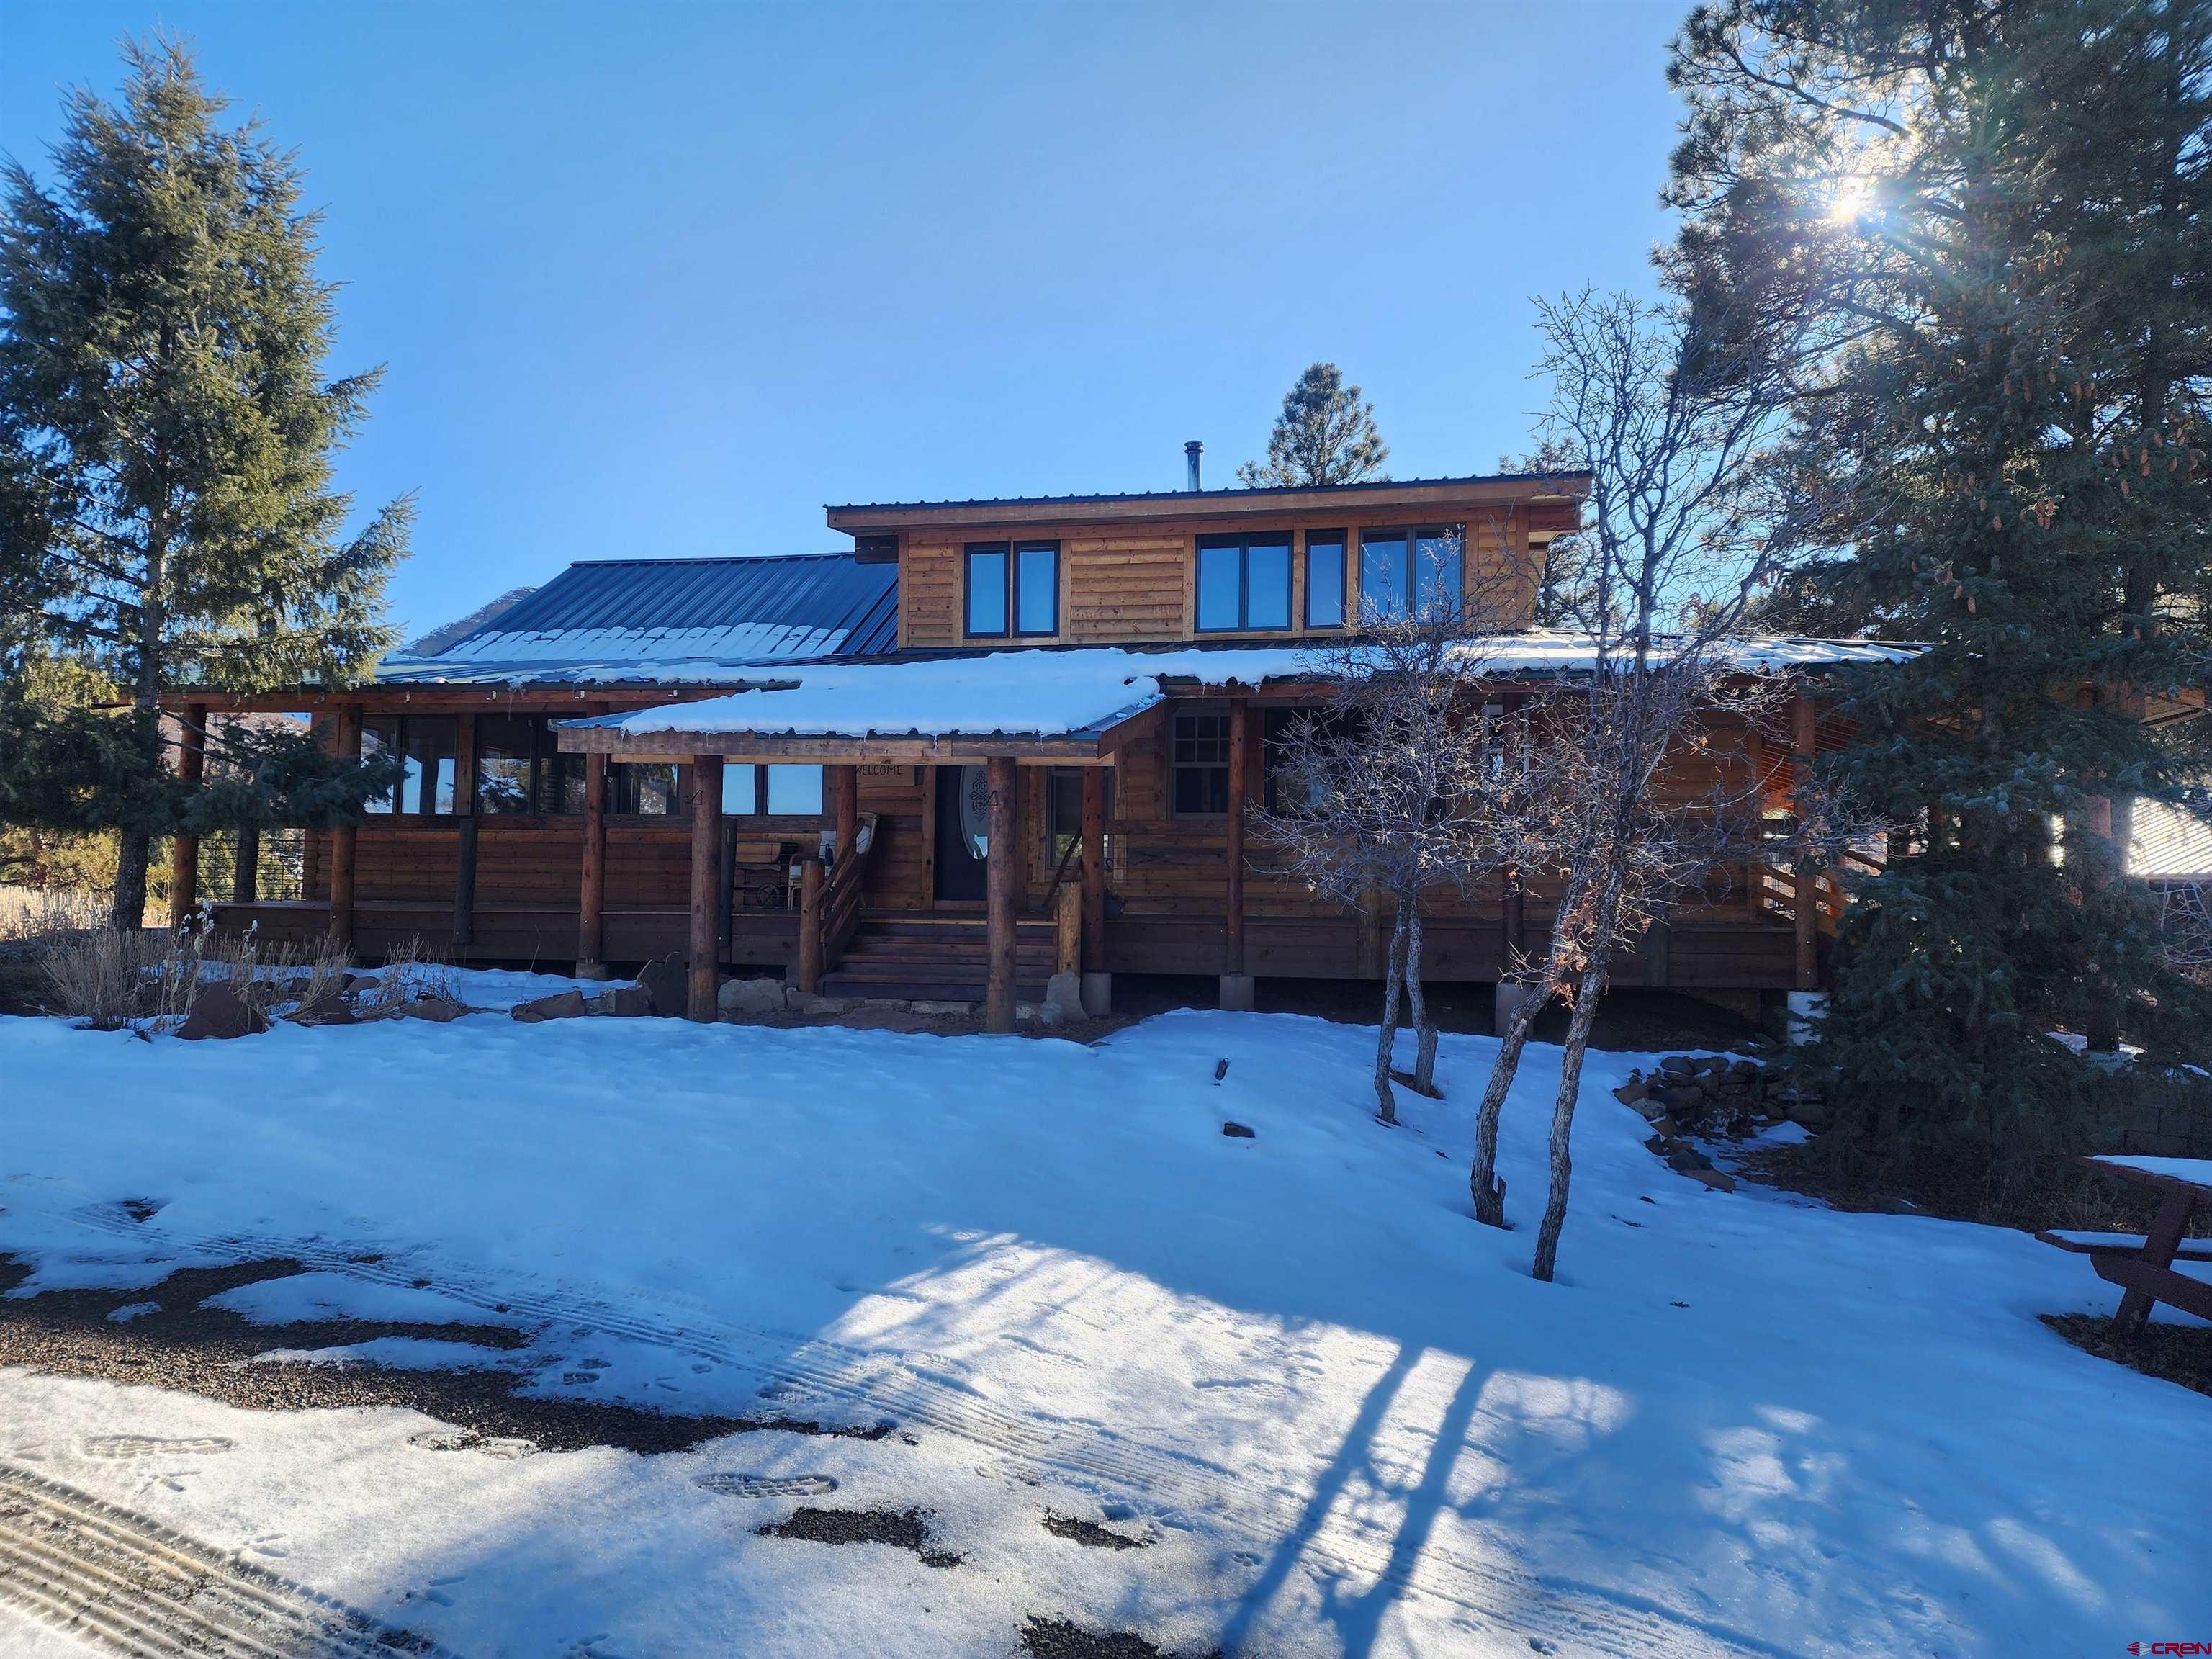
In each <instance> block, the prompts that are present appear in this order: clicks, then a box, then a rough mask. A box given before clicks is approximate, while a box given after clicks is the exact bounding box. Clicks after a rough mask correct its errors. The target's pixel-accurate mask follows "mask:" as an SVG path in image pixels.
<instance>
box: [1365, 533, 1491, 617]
mask: <svg viewBox="0 0 2212 1659" xmlns="http://www.w3.org/2000/svg"><path fill="white" fill-rule="evenodd" d="M1370 536H1372V537H1374V538H1376V539H1377V540H1378V541H1389V540H1390V539H1391V538H1396V539H1397V540H1398V541H1399V542H1401V544H1403V546H1404V549H1405V551H1404V552H1403V554H1402V555H1401V556H1400V562H1399V568H1398V573H1397V574H1398V578H1399V580H1400V582H1401V585H1402V591H1403V592H1404V593H1405V596H1406V609H1405V613H1404V615H1403V616H1391V617H1383V618H1381V620H1382V621H1383V622H1384V623H1393V622H1403V621H1406V620H1408V619H1410V618H1415V617H1418V616H1419V607H1420V572H1419V570H1418V569H1417V568H1415V559H1416V556H1417V550H1418V549H1419V546H1420V544H1421V543H1422V541H1423V540H1425V539H1426V540H1437V539H1439V538H1442V539H1446V540H1449V541H1454V542H1456V543H1458V544H1459V592H1458V593H1457V594H1456V595H1455V608H1456V609H1457V610H1458V611H1461V613H1462V617H1463V616H1464V613H1465V611H1466V608H1467V551H1468V549H1467V526H1465V525H1463V524H1449V523H1437V522H1431V523H1424V524H1370V525H1361V526H1358V528H1357V529H1356V530H1355V531H1353V532H1352V542H1351V546H1350V547H1347V550H1346V556H1347V557H1349V556H1350V552H1351V547H1357V549H1358V561H1359V562H1358V566H1357V567H1356V575H1355V580H1353V582H1352V599H1353V601H1354V609H1355V613H1356V615H1357V616H1358V625H1359V626H1360V627H1362V628H1364V627H1366V626H1367V625H1368V616H1367V538H1369V537H1370Z"/></svg>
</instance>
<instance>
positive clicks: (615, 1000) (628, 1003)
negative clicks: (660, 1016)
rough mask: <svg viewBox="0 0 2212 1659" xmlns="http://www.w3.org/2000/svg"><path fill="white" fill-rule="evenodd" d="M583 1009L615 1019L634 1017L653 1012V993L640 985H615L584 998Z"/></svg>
mask: <svg viewBox="0 0 2212 1659" xmlns="http://www.w3.org/2000/svg"><path fill="white" fill-rule="evenodd" d="M584 1011H585V1012H586V1013H591V1014H604V1015H608V1016H611V1017H612V1018H617V1019H635V1018H642V1017H643V1016H645V1015H647V1014H650V1013H651V1012H653V994H652V993H651V992H649V991H647V989H646V988H645V987H643V986H642V985H617V986H615V987H612V988H611V989H609V990H605V991H601V992H600V993H599V994H598V995H596V996H592V997H588V998H586V1000H585V1008H584Z"/></svg>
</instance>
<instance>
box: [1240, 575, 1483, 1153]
mask: <svg viewBox="0 0 2212 1659" xmlns="http://www.w3.org/2000/svg"><path fill="white" fill-rule="evenodd" d="M1407 552H1408V558H1409V574H1410V577H1411V581H1412V586H1413V592H1408V593H1404V594H1395V595H1394V596H1393V598H1394V600H1395V603H1392V604H1389V605H1383V606H1377V605H1368V606H1365V607H1363V611H1362V614H1361V617H1360V625H1359V629H1358V633H1357V634H1356V635H1354V636H1353V637H1352V638H1350V639H1348V640H1347V641H1345V642H1344V643H1342V644H1341V645H1338V646H1335V647H1331V648H1328V649H1326V650H1323V651H1319V652H1316V653H1314V655H1313V659H1312V665H1311V669H1310V672H1311V674H1312V676H1313V678H1315V679H1316V680H1319V681H1322V682H1325V683H1326V684H1328V686H1329V687H1330V688H1331V689H1330V692H1329V695H1328V700H1327V701H1326V702H1325V703H1323V704H1322V706H1321V707H1319V708H1313V709H1310V710H1305V711H1303V712H1301V713H1300V714H1297V715H1296V716H1294V717H1293V718H1291V720H1289V721H1288V722H1287V724H1286V725H1285V727H1284V728H1283V729H1282V731H1281V732H1280V734H1279V737H1278V738H1277V740H1276V742H1275V744H1274V749H1273V757H1272V761H1271V767H1272V773H1273V785H1272V795H1271V798H1269V799H1265V800H1263V801H1262V803H1261V806H1260V807H1259V808H1258V809H1257V810H1255V811H1254V813H1253V814H1252V826H1253V831H1254V840H1255V843H1256V844H1257V846H1258V847H1259V848H1261V850H1262V852H1263V853H1265V854H1270V855H1271V860H1272V861H1271V872H1272V873H1274V874H1276V875H1278V876H1280V877H1283V878H1288V879H1291V880H1293V881H1296V882H1297V883H1299V884H1302V885H1304V887H1306V888H1307V889H1308V890H1310V891H1311V892H1313V893H1314V894H1315V895H1316V896H1319V897H1322V898H1324V899H1330V900H1334V901H1335V902H1338V903H1340V904H1343V905H1345V906H1346V907H1347V908H1354V909H1361V908H1365V907H1366V906H1368V905H1370V904H1371V903H1374V902H1377V901H1380V902H1387V903H1388V904H1389V906H1390V908H1391V915H1392V924H1391V932H1390V948H1389V953H1388V956H1387V957H1386V965H1385V969H1384V973H1383V1018H1382V1021H1381V1028H1380V1030H1379V1031H1378V1033H1377V1036H1376V1054H1375V1097H1376V1115H1377V1116H1379V1117H1380V1118H1381V1119H1382V1121H1383V1122H1385V1123H1395V1122H1396V1121H1398V1120H1397V1103H1396V1099H1395V1096H1394V1095H1393V1094H1392V1092H1391V1087H1390V1085H1391V1082H1392V1079H1393V1078H1394V1076H1395V1077H1396V1078H1397V1079H1398V1080H1399V1081H1401V1082H1403V1083H1405V1084H1406V1085H1407V1086H1408V1087H1410V1088H1412V1089H1413V1090H1414V1091H1416V1092H1417V1093H1419V1094H1424V1095H1428V1096H1431V1097H1433V1096H1434V1095H1436V1094H1437V1086H1436V1054H1437V1029H1436V1023H1435V1021H1434V1020H1433V1019H1431V1018H1430V1015H1429V1010H1428V1003H1427V999H1426V997H1425V994H1424V993H1423V989H1422V973H1423V963H1422V951H1423V942H1422V927H1421V905H1422V901H1423V897H1424V896H1425V895H1433V894H1435V893H1437V892H1439V891H1442V890H1450V891H1453V892H1456V893H1459V894H1462V895H1464V894H1466V893H1467V892H1468V890H1470V889H1471V887H1472V886H1473V885H1474V883H1475V882H1476V881H1477V880H1478V879H1480V877H1482V876H1483V875H1484V874H1486V873H1487V872H1492V871H1494V870H1495V869H1496V868H1498V857H1499V856H1500V852H1499V849H1500V848H1501V846H1502V844H1503V843H1502V835H1503V828H1502V820H1503V804H1502V802H1501V799H1500V789H1501V785H1502V783H1503V782H1504V775H1503V773H1502V772H1501V770H1500V769H1499V768H1498V765H1497V764H1496V759H1497V753H1498V747H1497V745H1498V731H1497V725H1498V722H1497V721H1496V720H1495V719H1494V718H1493V717H1492V715H1491V714H1486V712H1485V702H1484V697H1483V693H1482V687H1481V684H1480V682H1481V680H1482V678H1483V675H1484V673H1485V671H1486V665H1488V663H1489V661H1490V648H1489V647H1490V645H1491V643H1492V641H1491V640H1490V639H1489V638H1488V637H1486V635H1483V633H1482V632H1481V627H1482V623H1483V620H1484V618H1485V617H1487V616H1489V615H1490V614H1492V609H1491V605H1490V602H1489V595H1488V592H1487V585H1488V582H1489V581H1490V580H1491V579H1492V578H1491V573H1488V572H1485V571H1481V570H1479V569H1476V568H1474V566H1473V562H1471V561H1470V559H1469V557H1468V544H1467V540H1466V538H1465V537H1464V536H1451V537H1447V538H1437V539H1436V540H1435V541H1434V542H1433V544H1431V545H1429V546H1428V547H1427V548H1426V549H1425V550H1417V548H1416V545H1415V544H1412V543H1409V544H1408V548H1407ZM1401 999H1402V1000H1403V1003H1404V1005H1405V1006H1406V1010H1407V1013H1408V1014H1409V1015H1410V1017H1411V1019H1412V1023H1413V1028H1414V1030H1415V1032H1416V1034H1417V1040H1416V1059H1415V1061H1414V1066H1413V1071H1412V1073H1393V1071H1392V1068H1391V1057H1392V1054H1393V1050H1394V1045H1395V1040H1396V1036H1397V1032H1398V1029H1399V1024H1400V1006H1401Z"/></svg>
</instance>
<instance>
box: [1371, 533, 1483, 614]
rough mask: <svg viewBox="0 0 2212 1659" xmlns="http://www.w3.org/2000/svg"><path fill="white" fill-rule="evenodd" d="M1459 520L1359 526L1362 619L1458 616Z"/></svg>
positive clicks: (1460, 555) (1460, 588)
mask: <svg viewBox="0 0 2212 1659" xmlns="http://www.w3.org/2000/svg"><path fill="white" fill-rule="evenodd" d="M1464 541H1465V537H1464V534H1463V532H1462V528H1461V526H1457V525H1427V526H1419V527H1418V528H1413V529H1403V530H1363V531H1361V532H1359V620H1360V621H1361V622H1362V623H1369V624H1372V623H1395V622H1404V621H1405V620H1406V619H1407V617H1408V616H1409V615H1410V616H1414V617H1419V619H1421V620H1423V621H1445V622H1449V621H1453V620H1455V619H1456V618H1457V617H1458V616H1459V614H1460V611H1461V609H1462V605H1463V603H1464V600H1463V599H1462V594H1463V592H1464V591H1465V590H1464V589H1463V587H1462V546H1463V544H1464Z"/></svg>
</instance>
